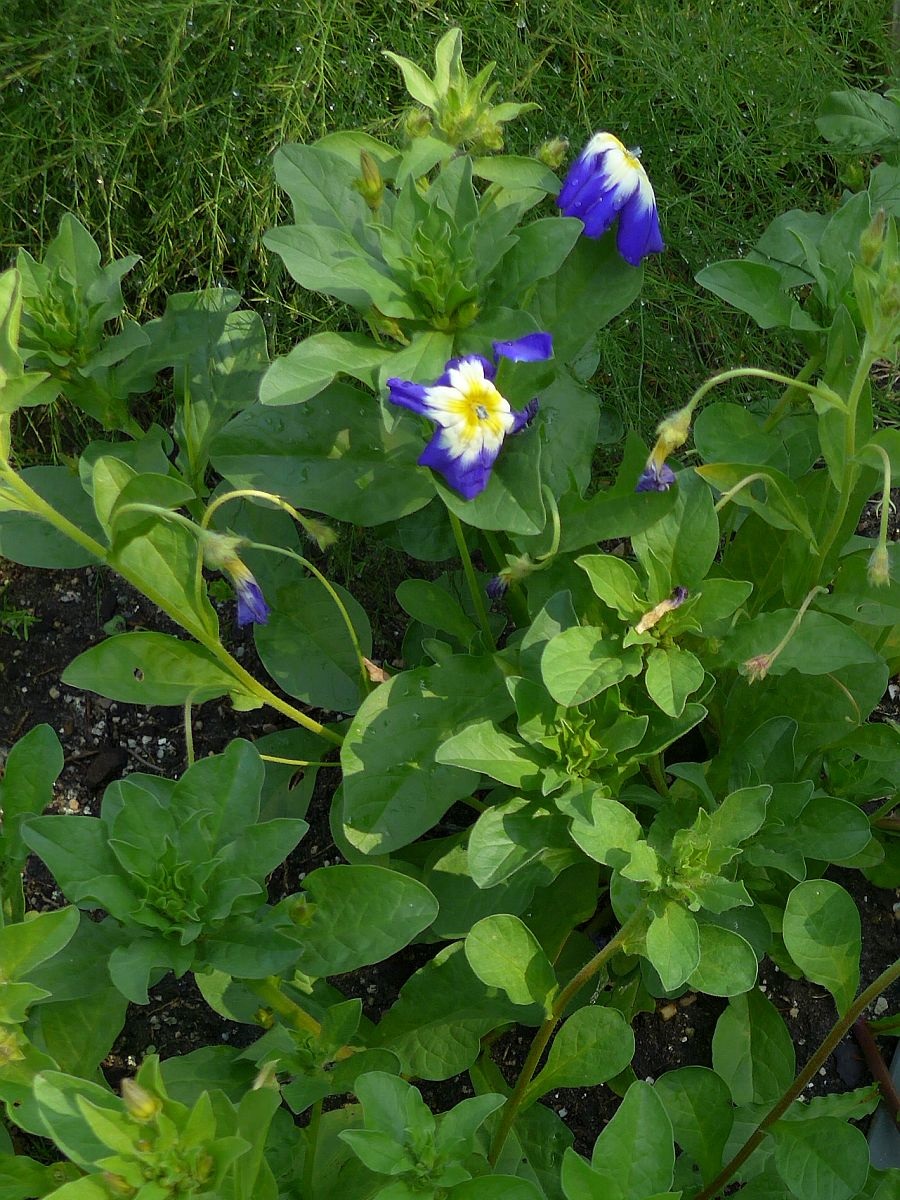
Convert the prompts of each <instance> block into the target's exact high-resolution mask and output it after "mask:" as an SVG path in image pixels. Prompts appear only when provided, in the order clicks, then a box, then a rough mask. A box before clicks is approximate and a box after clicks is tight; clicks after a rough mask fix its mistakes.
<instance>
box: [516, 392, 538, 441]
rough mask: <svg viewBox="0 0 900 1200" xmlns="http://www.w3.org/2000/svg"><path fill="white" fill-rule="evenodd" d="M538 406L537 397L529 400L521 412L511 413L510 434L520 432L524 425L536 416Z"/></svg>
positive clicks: (528, 423)
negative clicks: (511, 424)
mask: <svg viewBox="0 0 900 1200" xmlns="http://www.w3.org/2000/svg"><path fill="white" fill-rule="evenodd" d="M539 407H540V405H539V404H538V400H537V397H535V398H534V400H529V402H528V403H527V404H526V405H525V407H524V408H523V409H522V411H521V412H514V413H513V426H512V428H511V429H510V431H509V432H510V434H513V433H521V432H522V430H523V429H525V428H526V426H528V425H530V424H531V422H532V421H533V420H534V418H535V417H536V416H537V410H538V408H539Z"/></svg>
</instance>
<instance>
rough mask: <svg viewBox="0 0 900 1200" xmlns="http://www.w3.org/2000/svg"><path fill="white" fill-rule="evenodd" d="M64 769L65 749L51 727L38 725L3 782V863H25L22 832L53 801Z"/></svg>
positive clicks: (14, 753)
mask: <svg viewBox="0 0 900 1200" xmlns="http://www.w3.org/2000/svg"><path fill="white" fill-rule="evenodd" d="M62 769H63V751H62V746H61V745H60V744H59V738H58V737H57V736H56V733H55V732H54V730H53V729H52V728H51V726H49V725H35V727H34V728H33V729H30V730H29V731H28V733H26V734H25V735H24V737H21V738H19V740H18V741H17V742H16V743H15V745H14V746H13V747H12V749H11V750H10V752H9V755H8V756H7V759H6V764H5V769H4V772H3V777H2V779H0V812H2V813H3V824H2V826H0V863H2V862H3V860H4V859H7V860H9V861H18V859H19V858H20V857H21V858H22V859H23V860H24V852H23V849H22V843H21V839H20V837H19V828H20V826H21V825H22V822H23V821H25V820H26V819H27V818H28V817H36V816H39V815H40V814H41V813H42V812H43V811H44V809H45V808H46V807H47V805H48V804H49V803H50V801H51V800H52V799H53V784H54V783H55V782H56V778H57V776H58V775H59V773H60V771H61V770H62Z"/></svg>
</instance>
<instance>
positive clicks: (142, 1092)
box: [121, 1079, 162, 1125]
mask: <svg viewBox="0 0 900 1200" xmlns="http://www.w3.org/2000/svg"><path fill="white" fill-rule="evenodd" d="M121 1090H122V1101H123V1103H124V1105H125V1108H126V1111H127V1112H128V1115H129V1116H131V1117H134V1119H135V1121H140V1122H141V1124H142V1125H145V1124H146V1123H147V1122H148V1121H152V1120H153V1119H154V1118H155V1117H156V1116H157V1114H158V1113H160V1112H161V1111H162V1100H160V1098H159V1096H154V1095H153V1094H152V1092H148V1091H147V1089H146V1088H145V1087H141V1085H140V1084H139V1083H138V1082H137V1080H135V1079H123V1080H122V1083H121Z"/></svg>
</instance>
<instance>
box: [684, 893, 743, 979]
mask: <svg viewBox="0 0 900 1200" xmlns="http://www.w3.org/2000/svg"><path fill="white" fill-rule="evenodd" d="M701 899H702V897H701ZM699 933H700V962H699V963H698V964H697V966H696V967H695V968H694V970H693V972H692V973H691V975H690V977H689V979H688V983H689V984H690V986H691V987H692V988H695V989H696V990H697V991H698V992H706V993H707V994H708V995H710V996H738V995H740V994H741V993H742V992H746V991H747V990H748V989H749V988H752V987H753V985H754V984H755V983H756V971H757V961H756V955H755V954H754V952H753V947H752V946H751V945H750V943H749V942H748V941H746V939H745V938H742V937H741V936H740V934H737V933H733V932H732V931H731V930H730V929H723V928H721V927H720V926H718V925H700V926H699Z"/></svg>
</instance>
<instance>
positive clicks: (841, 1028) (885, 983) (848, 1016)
mask: <svg viewBox="0 0 900 1200" xmlns="http://www.w3.org/2000/svg"><path fill="white" fill-rule="evenodd" d="M898 978H900V959H897V961H896V962H894V963H892V964H891V965H890V966H889V967H888V968H887V970H885V971H882V972H881V974H880V975H879V976H878V978H877V979H876V980H875V982H874V983H871V984H869V986H868V987H867V988H866V989H865V991H864V992H860V994H859V995H858V996H857V998H856V999H855V1000H854V1001H853V1003H852V1004H851V1005H850V1007H849V1008H848V1009H847V1011H846V1012H845V1013H844V1015H843V1016H842V1017H841V1018H840V1019H839V1020H838V1021H836V1022H835V1024H834V1025H833V1026H832V1027H831V1030H830V1032H829V1034H828V1036H827V1037H826V1038H825V1040H824V1042H822V1044H821V1046H819V1048H818V1050H817V1051H816V1052H815V1054H814V1055H813V1056H812V1058H811V1059H810V1060H809V1062H808V1063H807V1064H806V1066H805V1067H804V1068H803V1070H802V1071H801V1072H800V1074H799V1075H798V1076H797V1078H796V1079H795V1080H794V1082H793V1083H792V1084H791V1086H790V1087H789V1088H788V1090H787V1091H786V1092H785V1093H784V1095H783V1096H782V1097H781V1099H780V1100H779V1101H778V1102H777V1104H775V1105H773V1107H772V1108H771V1109H770V1110H769V1112H768V1113H766V1115H765V1117H763V1119H762V1121H761V1122H760V1123H759V1125H758V1126H757V1128H756V1129H755V1131H754V1132H753V1133H752V1134H751V1135H750V1137H749V1138H747V1140H746V1142H744V1144H743V1146H741V1148H740V1150H738V1152H737V1154H735V1156H734V1158H732V1159H731V1161H730V1162H729V1163H727V1164H726V1166H724V1167H723V1168H722V1170H721V1171H720V1172H719V1174H718V1175H717V1176H716V1177H715V1179H714V1180H713V1181H712V1183H711V1184H709V1185H708V1186H707V1187H705V1188H704V1189H703V1191H702V1192H698V1194H697V1195H696V1196H695V1197H694V1200H713V1198H714V1197H715V1196H717V1195H718V1194H719V1192H720V1191H721V1190H722V1189H723V1188H724V1187H725V1186H726V1184H727V1183H728V1181H729V1180H730V1179H731V1178H732V1176H733V1175H734V1174H735V1173H736V1172H737V1171H738V1170H739V1169H740V1168H741V1167H742V1166H743V1164H744V1163H745V1162H746V1161H747V1159H748V1158H749V1157H750V1155H751V1154H752V1153H753V1151H754V1150H755V1149H756V1148H757V1146H758V1145H759V1144H760V1142H761V1141H762V1140H763V1138H764V1137H765V1136H766V1132H767V1131H768V1129H769V1127H770V1126H772V1125H774V1124H775V1122H776V1121H777V1120H778V1119H779V1118H780V1117H782V1116H783V1115H784V1114H785V1113H786V1112H787V1110H788V1109H789V1108H790V1106H791V1105H792V1104H793V1103H794V1101H795V1100H796V1099H797V1097H798V1096H799V1095H800V1093H801V1092H802V1091H803V1089H804V1088H805V1087H806V1085H807V1084H808V1083H809V1081H810V1080H811V1079H812V1077H813V1076H814V1075H815V1074H816V1072H817V1071H818V1070H819V1067H821V1066H822V1064H823V1063H824V1062H825V1060H826V1059H827V1058H828V1056H829V1054H831V1052H832V1051H833V1050H834V1048H835V1046H837V1044H838V1042H840V1041H841V1039H842V1038H843V1037H844V1034H845V1033H846V1032H847V1030H848V1029H849V1028H850V1026H851V1025H852V1024H853V1022H854V1021H855V1020H856V1019H857V1017H858V1016H859V1015H860V1014H861V1013H862V1011H863V1009H864V1008H865V1007H866V1006H867V1005H869V1004H871V1003H872V1001H873V1000H874V999H875V998H876V996H878V995H880V994H881V993H882V992H883V991H884V990H885V989H886V988H888V987H890V985H891V984H892V983H893V982H894V980H895V979H898Z"/></svg>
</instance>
